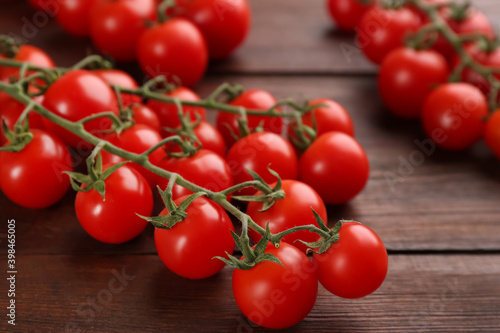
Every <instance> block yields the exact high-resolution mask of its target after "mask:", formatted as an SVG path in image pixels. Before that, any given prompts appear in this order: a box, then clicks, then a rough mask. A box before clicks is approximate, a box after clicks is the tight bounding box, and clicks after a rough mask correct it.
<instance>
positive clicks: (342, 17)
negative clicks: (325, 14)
mask: <svg viewBox="0 0 500 333" xmlns="http://www.w3.org/2000/svg"><path fill="white" fill-rule="evenodd" d="M374 4H375V1H374V0H370V1H368V3H361V2H360V1H358V0H328V10H329V11H330V15H331V16H332V18H333V20H334V21H335V23H337V26H338V27H339V28H340V29H342V30H354V28H355V27H357V26H358V23H359V21H360V19H361V18H362V17H363V15H364V14H365V13H366V12H367V11H368V10H369V9H370V8H372V7H373V6H374Z"/></svg>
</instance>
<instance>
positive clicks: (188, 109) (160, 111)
mask: <svg viewBox="0 0 500 333" xmlns="http://www.w3.org/2000/svg"><path fill="white" fill-rule="evenodd" d="M166 95H167V96H170V97H175V98H178V99H180V100H181V101H186V102H197V101H199V100H200V96H198V95H197V94H196V93H195V92H194V91H192V90H191V89H189V88H186V87H178V88H176V89H174V90H172V91H170V92H169V93H167V94H166ZM146 105H147V106H148V107H150V108H151V109H152V110H153V111H154V112H156V114H157V115H158V118H159V119H160V125H161V127H168V128H179V127H180V126H181V122H180V120H179V117H178V110H177V106H176V105H175V104H170V103H162V102H160V101H155V100H152V99H150V100H149V101H148V102H147V104H146ZM182 112H183V114H184V115H186V114H189V116H190V119H191V121H192V122H196V120H197V115H198V116H199V117H200V119H201V120H206V118H207V112H206V111H205V109H204V108H200V107H195V106H183V107H182ZM161 134H162V136H164V137H166V136H170V135H172V133H171V132H168V131H166V130H162V132H161Z"/></svg>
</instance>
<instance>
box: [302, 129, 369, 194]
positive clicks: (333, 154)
mask: <svg viewBox="0 0 500 333" xmlns="http://www.w3.org/2000/svg"><path fill="white" fill-rule="evenodd" d="M369 173H370V165H369V162H368V158H367V156H366V153H365V151H364V150H363V148H362V147H361V145H360V144H359V143H358V142H357V141H356V140H355V139H354V138H352V137H351V136H349V135H347V134H345V133H342V132H328V133H325V134H323V135H322V136H320V137H319V138H317V139H316V140H315V141H314V142H313V143H312V145H311V146H310V147H309V148H307V150H306V151H305V152H304V154H303V155H302V156H301V158H300V160H299V180H301V181H303V182H304V183H306V184H308V185H310V186H311V187H312V188H313V189H315V190H316V192H318V194H319V195H320V196H321V198H322V199H323V200H324V201H325V203H329V204H343V203H346V202H348V201H350V200H351V199H353V198H354V197H355V196H356V195H357V194H358V193H359V192H361V190H362V189H363V188H364V187H365V185H366V182H367V181H368V177H369Z"/></svg>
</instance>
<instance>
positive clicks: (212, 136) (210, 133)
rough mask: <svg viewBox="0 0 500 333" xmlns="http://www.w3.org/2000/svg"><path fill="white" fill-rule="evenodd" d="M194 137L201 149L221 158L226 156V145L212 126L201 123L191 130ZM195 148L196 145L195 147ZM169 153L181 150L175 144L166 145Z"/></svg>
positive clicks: (204, 122)
mask: <svg viewBox="0 0 500 333" xmlns="http://www.w3.org/2000/svg"><path fill="white" fill-rule="evenodd" d="M193 132H194V135H196V137H197V138H198V140H200V142H201V146H202V147H203V149H206V150H210V151H213V152H214V153H216V154H217V155H219V156H221V157H225V156H226V144H225V143H224V139H223V138H222V135H221V134H220V133H219V131H218V130H217V128H215V126H214V125H212V124H210V123H208V122H206V121H202V122H200V124H199V125H198V126H196V127H195V128H194V129H193ZM195 146H196V147H197V146H198V145H195ZM167 150H168V151H169V152H172V153H174V152H181V151H182V149H181V148H180V147H179V145H177V144H167Z"/></svg>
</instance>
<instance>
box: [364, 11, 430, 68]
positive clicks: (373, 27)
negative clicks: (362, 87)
mask: <svg viewBox="0 0 500 333" xmlns="http://www.w3.org/2000/svg"><path fill="white" fill-rule="evenodd" d="M420 25H421V21H420V18H419V17H418V15H417V14H415V12H413V11H412V10H411V9H409V8H404V7H403V8H400V9H395V10H392V9H383V8H381V7H377V6H375V7H373V8H372V9H370V10H369V11H368V12H367V13H366V14H365V15H364V16H363V17H362V18H361V21H360V22H359V28H356V32H357V37H356V38H357V43H358V45H359V46H360V47H361V50H362V51H363V53H364V55H365V56H366V57H367V58H368V59H370V60H371V61H372V62H374V63H375V64H381V63H382V61H383V60H384V58H385V56H386V55H387V54H389V52H391V51H392V50H394V49H396V48H398V47H401V46H403V41H404V38H405V36H406V35H407V34H408V33H411V32H416V31H417V30H418V28H419V27H420Z"/></svg>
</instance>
